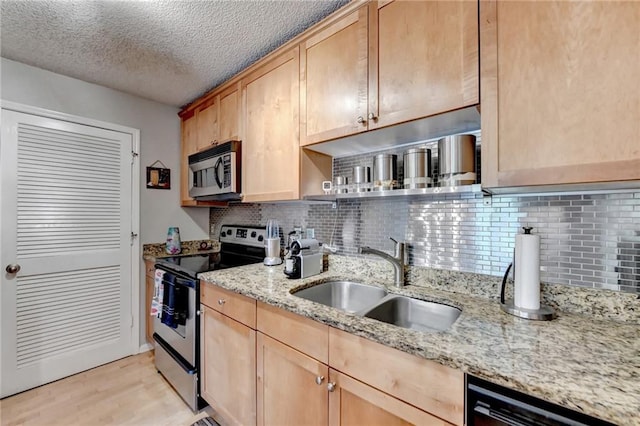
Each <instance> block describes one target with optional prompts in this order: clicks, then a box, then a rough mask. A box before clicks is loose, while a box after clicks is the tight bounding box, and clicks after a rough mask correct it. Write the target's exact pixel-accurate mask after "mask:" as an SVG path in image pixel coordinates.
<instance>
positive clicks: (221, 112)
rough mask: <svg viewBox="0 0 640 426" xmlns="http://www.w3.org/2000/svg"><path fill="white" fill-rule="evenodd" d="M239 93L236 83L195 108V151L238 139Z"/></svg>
mask: <svg viewBox="0 0 640 426" xmlns="http://www.w3.org/2000/svg"><path fill="white" fill-rule="evenodd" d="M239 91H240V90H239V84H238V83H236V84H231V85H229V86H228V87H226V88H223V89H222V90H220V91H219V92H218V93H215V94H213V95H211V96H210V97H209V98H208V99H207V100H206V101H204V102H203V103H202V104H200V105H199V106H198V107H196V109H195V114H196V121H197V149H196V151H201V150H203V149H206V148H207V147H209V146H211V145H216V144H219V143H222V142H226V141H229V140H239V139H240V129H239V124H240V102H239V99H238V98H239ZM194 152H195V151H194Z"/></svg>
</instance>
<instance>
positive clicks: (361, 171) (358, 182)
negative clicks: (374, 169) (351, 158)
mask: <svg viewBox="0 0 640 426" xmlns="http://www.w3.org/2000/svg"><path fill="white" fill-rule="evenodd" d="M370 184H371V168H370V167H366V166H356V167H354V168H353V187H354V191H356V192H366V191H368V190H369V186H370Z"/></svg>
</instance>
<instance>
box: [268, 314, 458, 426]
mask: <svg viewBox="0 0 640 426" xmlns="http://www.w3.org/2000/svg"><path fill="white" fill-rule="evenodd" d="M256 328H257V329H258V339H257V347H258V350H257V352H258V354H257V363H258V365H257V376H258V381H257V386H258V392H257V405H258V416H257V418H258V425H259V426H281V425H334V426H338V425H354V426H356V425H358V426H360V425H410V424H414V425H449V424H455V425H462V424H463V408H464V375H463V373H462V372H461V371H457V370H454V369H452V368H449V367H445V366H443V365H440V364H438V363H435V362H433V361H428V360H425V359H422V358H418V357H416V356H413V355H409V354H407V353H404V352H401V351H398V350H397V349H392V348H389V347H386V346H383V345H381V344H379V343H375V342H372V341H370V340H367V339H364V338H361V337H358V336H354V335H352V334H350V333H346V332H344V331H340V330H337V329H334V328H331V327H327V326H326V325H323V324H319V323H317V322H314V321H312V320H310V319H308V318H305V317H302V316H299V315H295V314H292V313H290V312H287V311H284V310H282V309H279V308H275V307H273V306H269V305H266V304H264V303H260V302H258V312H257V322H256ZM327 332H328V336H327ZM268 334H271V336H269V335H268ZM327 337H328V340H327ZM327 350H328V357H327Z"/></svg>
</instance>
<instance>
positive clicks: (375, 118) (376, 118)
mask: <svg viewBox="0 0 640 426" xmlns="http://www.w3.org/2000/svg"><path fill="white" fill-rule="evenodd" d="M367 117H368V118H369V120H373V121H377V120H378V117H377V116H376V115H375V114H374V113H372V112H370V113H369V115H368V116H367Z"/></svg>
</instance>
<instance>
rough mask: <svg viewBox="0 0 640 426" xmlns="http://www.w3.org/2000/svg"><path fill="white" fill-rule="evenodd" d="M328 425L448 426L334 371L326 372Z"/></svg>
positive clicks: (440, 420) (425, 413)
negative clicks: (327, 379)
mask: <svg viewBox="0 0 640 426" xmlns="http://www.w3.org/2000/svg"><path fill="white" fill-rule="evenodd" d="M328 386H330V387H331V389H332V391H331V392H330V393H329V424H330V425H341V426H361V425H367V426H378V425H379V426H405V425H425V426H426V425H430V426H436V425H438V426H439V425H450V423H448V422H445V421H444V420H442V419H439V418H437V417H434V416H432V415H431V414H429V413H427V412H425V411H422V410H419V409H418V408H416V407H414V406H412V405H409V404H407V403H406V402H403V401H401V400H399V399H396V398H394V397H392V396H390V395H387V394H386V393H384V392H381V391H379V390H377V389H375V388H372V387H371V386H368V385H366V384H364V383H362V382H360V381H358V380H355V379H353V378H351V377H349V376H347V375H346V374H342V373H340V372H338V371H336V370H333V369H331V370H329V383H328Z"/></svg>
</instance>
